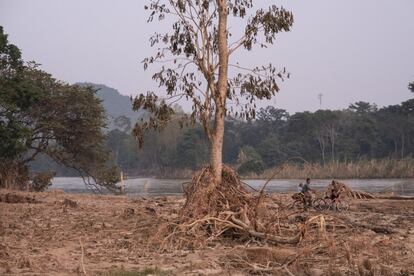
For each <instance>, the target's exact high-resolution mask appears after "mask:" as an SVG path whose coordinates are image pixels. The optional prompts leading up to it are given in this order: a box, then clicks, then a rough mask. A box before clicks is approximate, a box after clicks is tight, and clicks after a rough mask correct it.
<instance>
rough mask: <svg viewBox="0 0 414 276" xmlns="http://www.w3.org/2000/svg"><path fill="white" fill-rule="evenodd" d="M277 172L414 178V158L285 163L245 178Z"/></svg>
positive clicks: (303, 175) (294, 175) (279, 176)
mask: <svg viewBox="0 0 414 276" xmlns="http://www.w3.org/2000/svg"><path fill="white" fill-rule="evenodd" d="M276 172H278V173H277V174H276V176H275V177H274V178H276V179H301V178H306V177H310V178H319V179H331V178H340V179H350V178H414V159H412V158H410V159H400V160H398V159H381V160H359V161H354V162H332V163H328V164H325V165H322V164H318V163H305V164H284V165H283V166H279V167H275V168H272V169H267V170H265V171H264V173H262V174H259V175H258V174H254V173H252V174H249V175H244V176H243V178H270V177H272V176H273V175H274V174H275V173H276Z"/></svg>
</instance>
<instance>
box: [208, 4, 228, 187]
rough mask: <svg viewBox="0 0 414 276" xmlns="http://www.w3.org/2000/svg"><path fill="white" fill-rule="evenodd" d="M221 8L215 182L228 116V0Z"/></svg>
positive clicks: (213, 163)
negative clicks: (225, 120) (225, 119)
mask: <svg viewBox="0 0 414 276" xmlns="http://www.w3.org/2000/svg"><path fill="white" fill-rule="evenodd" d="M217 5H218V9H219V27H218V49H219V76H218V83H217V89H216V95H213V97H214V102H215V104H216V113H215V121H214V132H213V137H212V141H211V167H212V169H213V171H214V178H215V184H216V185H219V184H220V183H221V178H222V171H223V136H224V118H225V116H226V114H225V113H226V110H225V109H226V95H227V88H228V83H227V82H228V64H229V52H228V51H229V50H228V41H227V40H228V39H227V0H217Z"/></svg>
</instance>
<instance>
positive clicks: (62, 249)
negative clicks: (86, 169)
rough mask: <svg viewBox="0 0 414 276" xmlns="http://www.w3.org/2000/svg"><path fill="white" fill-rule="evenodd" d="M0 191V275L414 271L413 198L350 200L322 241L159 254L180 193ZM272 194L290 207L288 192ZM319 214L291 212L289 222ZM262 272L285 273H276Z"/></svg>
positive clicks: (219, 245) (332, 217)
mask: <svg viewBox="0 0 414 276" xmlns="http://www.w3.org/2000/svg"><path fill="white" fill-rule="evenodd" d="M0 195H1V196H0V198H1V200H0V274H1V275H34V274H39V275H74V274H83V273H84V271H85V272H86V273H87V275H124V274H120V271H140V273H138V272H136V273H135V274H128V275H147V274H153V275H154V274H155V275H223V274H224V275H226V274H228V275H250V274H251V273H253V272H260V270H261V269H263V268H264V267H266V262H273V263H280V264H281V265H283V264H286V263H287V262H289V264H287V266H286V267H287V268H288V269H289V270H290V271H291V272H292V273H294V274H295V275H327V274H329V273H330V272H332V271H336V270H337V271H341V273H345V272H346V271H349V270H350V269H351V267H352V269H361V270H367V271H369V270H371V271H375V272H376V275H397V273H400V272H401V271H402V272H404V273H407V274H399V275H409V274H410V273H414V201H413V200H404V201H402V200H387V199H372V200H363V201H362V200H360V201H353V202H352V204H351V210H350V212H348V213H335V212H328V213H324V214H323V216H324V221H325V224H326V225H327V226H326V233H327V235H326V236H325V238H321V237H317V236H314V235H313V234H311V233H310V232H309V233H308V234H306V235H305V236H304V238H303V240H302V242H301V243H300V244H298V245H283V246H282V245H266V244H263V243H260V242H255V241H250V242H249V243H247V244H246V243H245V242H235V241H227V242H218V241H216V242H211V243H208V244H206V246H205V247H202V248H186V249H182V250H175V251H171V252H161V251H160V250H159V249H158V248H157V247H155V246H153V245H151V243H149V242H148V241H150V240H151V238H152V237H153V236H154V233H156V232H157V229H158V227H159V226H160V225H161V224H162V223H164V222H165V221H172V220H174V218H177V216H178V214H177V213H178V211H179V209H180V207H181V206H182V205H183V204H184V198H183V197H181V196H169V197H155V198H142V197H136V198H128V197H125V196H99V195H86V194H82V195H80V194H67V193H64V192H61V191H50V192H46V193H22V192H10V191H4V190H2V191H0ZM273 197H274V198H275V200H279V201H284V202H288V201H289V196H288V195H284V194H276V195H274V196H273ZM315 215H318V214H317V213H315V212H314V211H310V212H304V213H302V214H297V215H295V216H293V221H292V223H299V222H300V221H302V220H303V219H304V218H306V217H312V216H315ZM349 221H353V222H354V223H353V224H352V225H351V224H349ZM346 222H347V223H346ZM332 227H334V228H332ZM384 229H386V230H387V231H388V232H387V231H385V230H384ZM154 268H156V269H154ZM145 271H147V272H148V273H147V272H145ZM269 271H270V270H269ZM265 272H266V270H263V271H262V272H260V273H262V274H263V273H265ZM312 273H313V274H312ZM385 273H389V274H385ZM268 274H272V275H287V274H285V273H284V272H283V271H280V273H279V272H277V271H276V270H274V271H273V272H271V273H270V272H269V273H268ZM336 275H339V274H336Z"/></svg>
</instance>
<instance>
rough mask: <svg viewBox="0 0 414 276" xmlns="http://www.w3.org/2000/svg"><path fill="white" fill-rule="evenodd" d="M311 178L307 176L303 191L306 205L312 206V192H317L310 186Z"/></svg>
mask: <svg viewBox="0 0 414 276" xmlns="http://www.w3.org/2000/svg"><path fill="white" fill-rule="evenodd" d="M310 184H311V180H310V178H306V182H305V184H304V185H303V187H302V193H303V194H304V195H305V205H308V206H312V193H315V190H313V189H312V188H311V187H310Z"/></svg>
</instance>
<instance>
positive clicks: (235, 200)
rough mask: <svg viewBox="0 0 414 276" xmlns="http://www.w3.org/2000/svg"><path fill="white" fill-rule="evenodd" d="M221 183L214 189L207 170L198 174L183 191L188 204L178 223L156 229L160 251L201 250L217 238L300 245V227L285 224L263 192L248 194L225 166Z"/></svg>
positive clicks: (285, 218)
mask: <svg viewBox="0 0 414 276" xmlns="http://www.w3.org/2000/svg"><path fill="white" fill-rule="evenodd" d="M222 179H223V182H222V183H221V185H215V183H214V176H213V173H212V170H211V168H210V167H206V168H203V169H202V170H201V171H199V172H198V173H197V174H196V175H195V176H194V177H193V179H192V181H191V183H190V185H189V186H188V187H187V188H186V189H185V195H186V198H187V200H186V202H185V205H184V207H183V209H182V210H181V212H180V219H179V220H178V221H176V222H174V223H167V224H166V225H165V227H163V228H161V229H159V232H158V235H156V236H155V237H154V239H153V241H155V242H156V243H160V244H159V245H160V246H161V248H162V249H169V248H176V247H182V246H190V247H197V246H203V245H206V244H208V243H210V242H212V241H214V240H217V239H219V238H221V239H231V240H239V241H241V242H246V241H249V240H257V241H261V242H268V243H273V244H297V243H299V242H300V240H301V238H302V236H303V233H304V230H303V227H301V226H298V225H296V224H293V223H291V222H288V219H289V217H288V216H286V215H285V214H281V213H280V212H279V211H280V210H279V208H278V205H277V204H275V203H274V202H273V201H272V200H271V199H269V198H267V197H266V196H265V195H264V193H263V192H261V193H259V194H253V193H251V192H249V191H248V189H247V188H246V187H245V186H244V185H243V183H242V182H241V181H240V178H239V177H238V175H237V174H236V172H235V171H234V170H233V169H231V168H229V167H226V166H225V167H224V168H223V176H222Z"/></svg>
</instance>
